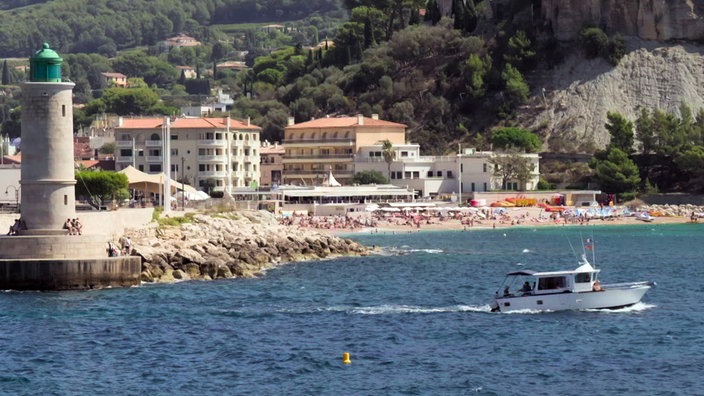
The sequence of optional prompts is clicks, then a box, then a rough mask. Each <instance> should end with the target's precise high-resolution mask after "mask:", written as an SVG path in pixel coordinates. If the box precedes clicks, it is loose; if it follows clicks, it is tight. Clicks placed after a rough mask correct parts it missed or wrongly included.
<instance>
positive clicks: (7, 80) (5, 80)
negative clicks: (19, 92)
mask: <svg viewBox="0 0 704 396" xmlns="http://www.w3.org/2000/svg"><path fill="white" fill-rule="evenodd" d="M10 84H12V75H11V74H10V69H9V68H8V67H7V59H5V61H3V62H2V85H10Z"/></svg>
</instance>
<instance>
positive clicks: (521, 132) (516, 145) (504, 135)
mask: <svg viewBox="0 0 704 396" xmlns="http://www.w3.org/2000/svg"><path fill="white" fill-rule="evenodd" d="M491 143H492V145H493V146H494V149H498V150H507V151H508V150H511V149H515V150H519V151H524V152H527V153H537V152H538V151H540V148H541V146H542V144H541V143H540V138H538V136H536V135H535V134H534V133H533V132H531V131H529V130H527V129H523V128H515V127H503V128H497V129H495V130H494V131H493V132H492V134H491Z"/></svg>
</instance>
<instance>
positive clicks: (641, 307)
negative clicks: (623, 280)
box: [502, 302, 657, 315]
mask: <svg viewBox="0 0 704 396" xmlns="http://www.w3.org/2000/svg"><path fill="white" fill-rule="evenodd" d="M656 307H657V305H654V304H646V303H644V302H639V303H636V304H634V305H631V306H630V307H625V308H619V309H581V310H580V311H582V312H599V313H605V314H620V313H629V312H642V311H646V310H648V309H651V308H656ZM555 312H557V311H551V310H537V309H517V310H515V311H509V312H502V314H504V315H513V314H519V315H525V314H546V313H555Z"/></svg>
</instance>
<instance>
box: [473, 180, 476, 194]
mask: <svg viewBox="0 0 704 396" xmlns="http://www.w3.org/2000/svg"><path fill="white" fill-rule="evenodd" d="M475 191H476V190H475V187H474V182H472V192H475Z"/></svg>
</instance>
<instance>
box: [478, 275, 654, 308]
mask: <svg viewBox="0 0 704 396" xmlns="http://www.w3.org/2000/svg"><path fill="white" fill-rule="evenodd" d="M652 286H653V283H651V282H637V283H622V284H613V285H604V286H603V290H601V291H589V292H581V293H573V292H565V293H553V294H538V295H532V294H531V295H522V296H508V297H499V298H496V299H495V300H494V303H493V304H492V311H500V312H511V311H565V310H580V309H616V308H623V307H628V306H631V305H634V304H636V303H638V302H640V300H641V298H643V295H645V293H646V292H647V291H648V290H650V288H651V287H652Z"/></svg>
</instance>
